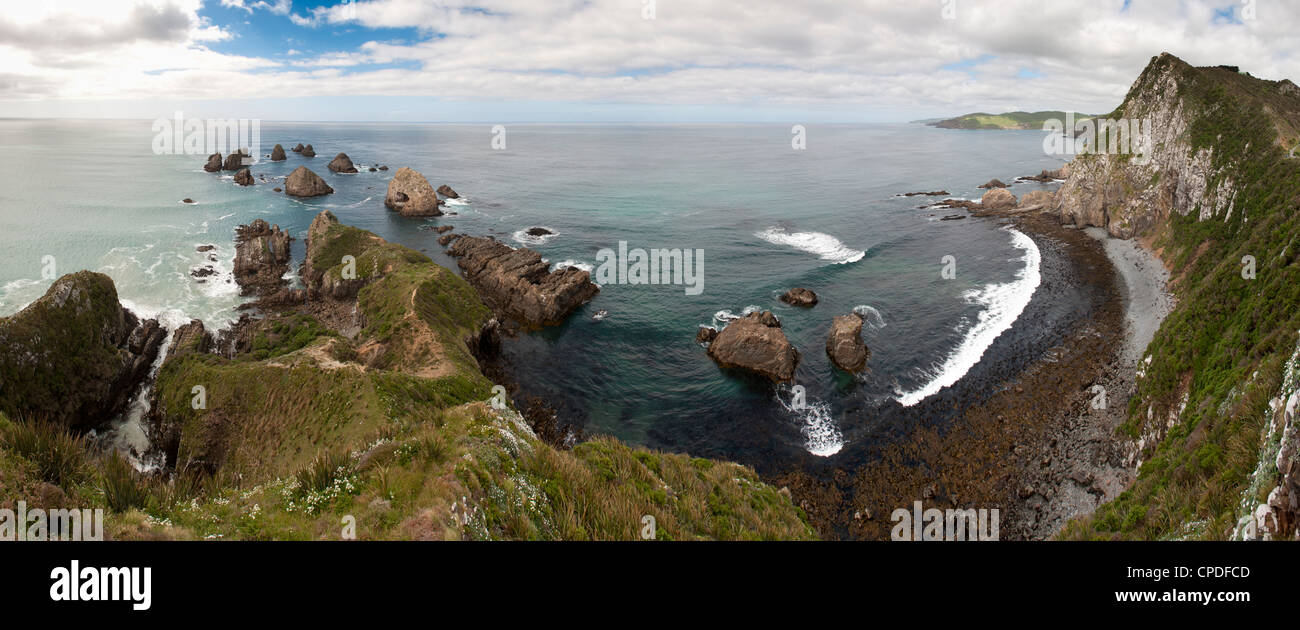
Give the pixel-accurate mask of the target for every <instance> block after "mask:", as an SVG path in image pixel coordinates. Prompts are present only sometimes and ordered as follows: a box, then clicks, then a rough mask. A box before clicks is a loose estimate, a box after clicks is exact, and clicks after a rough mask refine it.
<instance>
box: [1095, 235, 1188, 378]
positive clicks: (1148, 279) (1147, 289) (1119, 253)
mask: <svg viewBox="0 0 1300 630" xmlns="http://www.w3.org/2000/svg"><path fill="white" fill-rule="evenodd" d="M1086 232H1087V233H1088V235H1089V236H1091V237H1093V238H1095V239H1097V240H1099V241H1101V242H1102V245H1103V246H1104V247H1105V249H1106V256H1107V257H1108V258H1110V261H1111V263H1112V264H1114V265H1115V271H1116V273H1117V274H1118V275H1119V277H1120V280H1121V281H1122V284H1123V287H1122V290H1121V292H1122V294H1123V295H1124V324H1125V329H1126V332H1127V335H1126V338H1125V340H1124V354H1123V358H1124V362H1125V364H1126V365H1129V366H1135V365H1137V362H1138V361H1141V360H1142V358H1143V356H1144V355H1145V354H1146V348H1147V345H1148V344H1150V343H1151V339H1152V338H1154V337H1155V335H1156V330H1158V329H1159V328H1160V323H1161V322H1163V321H1164V319H1165V317H1166V316H1168V315H1169V312H1170V311H1172V310H1173V308H1174V298H1173V296H1172V295H1170V294H1169V291H1168V284H1169V272H1168V271H1166V270H1165V266H1164V264H1162V263H1161V262H1160V259H1159V258H1156V255H1155V254H1153V253H1151V252H1150V251H1148V250H1146V249H1144V248H1143V247H1142V246H1141V245H1139V244H1138V242H1137V241H1136V240H1123V239H1118V238H1111V237H1110V235H1108V234H1107V233H1106V230H1105V229H1103V228H1095V227H1094V228H1088V229H1087V230H1086Z"/></svg>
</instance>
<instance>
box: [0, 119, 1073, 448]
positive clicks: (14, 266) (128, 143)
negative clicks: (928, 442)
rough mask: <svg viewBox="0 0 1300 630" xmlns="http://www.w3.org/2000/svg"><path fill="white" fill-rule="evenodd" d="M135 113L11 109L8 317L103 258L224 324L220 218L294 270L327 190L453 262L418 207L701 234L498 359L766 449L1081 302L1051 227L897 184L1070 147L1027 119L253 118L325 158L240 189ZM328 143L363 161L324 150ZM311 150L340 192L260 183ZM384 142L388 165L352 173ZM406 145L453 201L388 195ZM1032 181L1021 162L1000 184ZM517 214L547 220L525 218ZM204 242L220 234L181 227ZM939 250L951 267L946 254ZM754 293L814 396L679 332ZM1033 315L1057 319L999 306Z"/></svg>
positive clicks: (902, 408) (564, 238)
mask: <svg viewBox="0 0 1300 630" xmlns="http://www.w3.org/2000/svg"><path fill="white" fill-rule="evenodd" d="M150 122H151V121H68V120H0V144H3V146H5V147H6V149H7V150H6V151H5V152H4V153H3V154H0V168H3V170H4V172H5V173H7V177H6V184H7V185H6V186H4V187H0V250H3V251H4V252H5V256H3V257H0V315H7V314H11V313H13V312H16V311H17V310H19V309H21V308H22V307H23V306H25V305H26V304H28V303H30V302H31V301H32V300H34V299H36V298H38V297H40V295H41V294H42V293H43V292H44V291H45V289H46V288H47V287H48V286H49V284H50V282H51V280H49V279H42V271H43V270H44V269H45V268H46V267H47V266H48V265H49V264H50V263H53V264H54V267H55V269H57V274H56V275H61V274H63V273H69V272H73V271H77V270H80V269H91V270H95V271H100V272H103V273H106V274H108V275H109V276H111V277H112V278H113V280H114V281H115V282H116V284H117V288H118V292H119V295H120V297H121V299H122V301H123V303H124V304H125V305H127V306H128V307H129V308H131V309H132V310H133V311H135V312H136V313H137V314H139V315H141V316H145V317H159V318H160V319H161V320H162V321H163V322H164V323H165V324H167V325H169V326H175V325H178V324H180V323H183V322H185V321H188V320H189V319H190V318H198V319H202V320H204V322H205V323H207V324H208V325H209V326H210V327H221V326H223V325H225V324H226V323H227V322H228V321H230V320H232V319H234V318H235V317H236V316H237V314H236V310H235V309H236V307H237V306H238V305H239V304H240V303H241V302H242V301H244V299H245V298H241V297H240V296H239V294H238V289H237V288H236V286H235V284H234V283H233V280H231V278H230V270H231V267H232V265H231V261H232V258H233V255H234V246H233V242H232V239H233V237H234V230H235V227H236V226H237V225H240V224H244V223H248V222H250V221H252V220H254V219H257V218H262V219H265V220H266V221H268V222H270V223H276V224H279V225H280V226H281V227H283V228H285V229H287V230H288V231H289V232H290V233H291V234H293V235H294V236H295V237H296V238H297V239H298V241H297V242H295V243H294V257H295V261H294V263H293V267H294V269H295V270H296V268H297V264H298V262H299V261H300V260H301V257H302V254H303V239H304V236H305V233H306V230H307V227H308V226H309V225H310V223H311V220H312V218H313V217H314V216H315V215H316V214H317V213H318V212H320V211H321V210H324V209H328V210H330V211H332V212H333V213H334V214H335V215H337V216H338V217H339V219H340V220H341V221H343V222H344V223H347V224H352V225H356V226H359V227H362V228H365V229H367V230H371V231H373V232H375V233H377V234H379V235H380V236H382V237H384V238H386V239H389V240H391V241H394V242H398V243H401V244H403V245H406V246H409V247H411V248H413V249H416V250H419V251H422V252H425V253H427V254H428V255H430V256H431V257H432V258H433V259H434V260H435V261H437V262H438V263H440V264H443V265H444V266H448V267H450V268H452V269H455V268H456V267H455V262H454V260H452V259H450V258H448V257H447V256H445V255H444V254H443V253H442V248H441V247H439V246H438V245H437V244H436V242H435V240H436V238H437V236H438V235H437V233H435V232H433V231H432V230H430V229H429V228H430V227H433V226H440V225H454V226H455V230H456V232H458V233H463V234H469V235H491V236H495V237H496V238H498V239H499V240H503V241H505V242H508V243H511V244H512V245H521V246H522V245H526V246H528V247H532V248H534V249H537V250H538V251H540V252H541V253H542V255H543V256H544V257H545V258H546V259H548V260H549V261H551V262H552V263H556V264H566V265H568V264H572V265H577V266H580V267H583V268H587V269H590V268H592V267H594V266H595V265H596V264H597V262H598V260H597V252H598V251H599V250H601V249H603V248H609V249H615V250H617V249H618V248H619V244H620V242H625V243H626V246H627V247H628V248H643V249H650V248H674V249H675V248H680V249H682V250H691V251H697V250H698V251H699V252H701V253H702V265H703V266H702V274H703V276H702V279H703V290H702V291H701V292H700V293H699V294H698V295H692V294H690V293H689V292H688V291H686V290H685V287H683V286H681V285H673V284H661V285H629V284H613V283H606V284H605V285H603V286H602V287H601V291H600V293H599V294H598V295H597V296H596V298H595V299H594V300H592V301H591V302H590V303H589V304H587V305H586V306H584V307H583V308H581V309H580V310H578V311H577V312H576V313H574V314H573V315H572V316H571V317H570V318H569V320H568V321H567V322H565V323H564V324H563V325H561V326H557V327H553V328H547V329H543V330H540V331H536V332H529V333H523V334H520V335H519V336H517V337H514V338H509V339H507V340H506V343H505V348H504V351H505V355H506V358H507V364H508V366H509V367H508V370H509V372H510V374H511V376H512V378H513V379H514V380H516V381H517V382H518V383H519V384H520V385H521V387H522V390H523V392H524V394H525V395H537V396H541V397H542V398H544V399H546V400H547V401H548V402H549V403H551V404H552V405H554V406H555V407H556V409H557V410H558V411H559V414H560V418H561V420H562V422H563V423H565V424H566V425H567V426H570V427H572V428H574V429H580V430H581V431H582V432H583V433H585V434H587V435H592V434H598V433H599V434H609V435H613V436H615V437H618V438H620V439H623V440H625V441H628V442H630V443H634V444H638V445H645V446H649V447H654V448H660V449H665V450H671V451H678V452H687V453H690V454H692V455H697V456H709V457H723V458H727V459H732V460H736V461H741V462H743V463H747V464H751V465H754V466H756V467H758V468H760V470H764V469H766V470H774V469H781V468H786V467H791V466H794V467H803V468H811V469H816V468H826V467H836V466H841V465H845V464H846V463H851V462H852V461H853V459H854V458H860V457H864V456H867V454H868V453H869V452H870V450H871V447H872V446H873V445H876V444H879V443H880V442H881V441H882V440H888V439H890V438H891V436H893V435H897V434H898V429H899V427H903V426H906V425H907V424H908V423H912V422H917V421H922V420H927V419H928V420H933V418H934V417H935V416H936V415H939V416H942V415H944V414H949V415H950V414H952V413H954V412H953V409H954V408H956V404H955V403H953V402H952V401H953V400H955V399H957V398H960V399H962V400H966V399H969V398H970V397H971V396H979V395H982V393H987V390H988V388H989V387H992V386H993V385H992V384H994V383H997V382H1000V381H999V379H1000V378H1001V377H1003V376H1005V375H1006V373H1007V372H1008V371H1014V370H1015V369H1016V368H1017V367H1018V366H1023V365H1024V364H1026V363H1027V362H1028V360H1029V359H1030V358H1032V356H1033V354H1034V352H1038V351H1041V350H1042V349H1043V348H1045V347H1047V346H1048V345H1050V344H1051V343H1052V342H1053V340H1054V339H1055V336H1054V335H1055V333H1054V332H1052V331H1059V330H1061V329H1063V327H1064V326H1065V324H1066V323H1068V320H1070V319H1071V318H1072V317H1074V316H1076V315H1077V314H1076V313H1074V309H1073V307H1072V305H1071V302H1070V300H1069V299H1068V297H1067V298H1066V299H1064V300H1063V301H1062V300H1055V301H1054V302H1053V303H1052V304H1044V305H1041V306H1039V307H1037V308H1038V310H1037V311H1035V310H1034V309H1032V308H1030V307H1031V303H1032V302H1033V298H1034V296H1035V295H1036V293H1037V292H1038V290H1039V288H1040V286H1043V285H1046V284H1047V283H1050V282H1051V279H1052V277H1053V276H1052V269H1053V268H1054V265H1055V266H1058V267H1059V265H1060V264H1063V263H1060V262H1059V261H1054V259H1053V258H1052V248H1051V245H1050V244H1045V243H1037V242H1035V240H1034V239H1033V238H1031V237H1029V236H1027V235H1025V234H1023V233H1021V232H1018V231H1016V230H1014V229H1013V228H1011V227H1009V226H1007V225H1005V224H1003V222H1000V221H998V220H992V219H979V218H967V219H964V220H954V221H941V220H940V219H941V217H943V216H944V215H952V214H965V212H964V211H962V210H944V209H937V210H935V209H923V208H920V206H924V205H927V204H929V203H932V202H933V201H937V200H938V199H939V198H935V197H902V196H899V195H900V194H902V193H907V192H913V191H934V190H947V191H948V192H949V193H951V195H950V196H952V197H958V198H967V199H978V198H979V196H980V195H981V194H982V193H983V191H982V190H980V189H978V186H979V185H980V184H982V183H984V182H986V181H988V180H989V179H991V178H994V177H996V178H999V179H1001V180H1003V181H1005V182H1008V183H1010V182H1012V180H1013V179H1014V178H1015V177H1016V176H1019V175H1032V174H1036V173H1038V172H1039V171H1040V170H1042V169H1055V168H1059V167H1060V165H1061V163H1062V160H1061V159H1060V158H1059V157H1054V156H1049V155H1046V154H1044V152H1043V150H1042V148H1041V145H1042V134H1041V133H1039V132H1033V131H999V132H972V131H960V130H944V129H936V128H932V127H926V126H922V125H915V124H879V125H810V126H807V135H806V148H804V149H802V150H798V149H795V148H793V147H792V143H791V138H792V133H791V125H790V124H784V125H783V124H771V125H759V124H745V125H718V124H590V125H551V124H509V125H505V126H504V134H502V133H500V132H501V131H502V130H500V129H498V130H493V128H492V127H493V126H492V125H440V124H379V123H373V124H365V123H270V122H264V123H262V125H261V146H260V150H261V153H263V154H269V152H270V150H271V147H272V146H273V145H274V144H275V143H280V144H283V145H284V146H285V148H286V150H287V149H288V148H289V147H292V146H294V145H296V144H297V143H299V142H302V143H311V144H313V145H314V147H315V149H316V151H317V153H318V156H317V157H316V158H314V159H307V158H302V157H301V156H299V155H297V154H295V153H292V152H290V153H289V154H288V155H289V158H288V160H287V161H285V162H278V163H276V162H269V161H266V160H265V159H264V160H263V161H261V162H260V163H258V164H257V165H255V166H254V167H253V168H252V172H253V173H254V175H255V176H256V177H257V179H258V182H257V185H255V186H253V187H249V188H243V187H239V186H237V185H235V184H234V183H233V182H232V178H231V176H230V173H229V172H227V173H221V174H213V173H206V172H204V171H203V170H202V166H203V163H204V161H205V157H206V153H207V151H204V152H203V153H202V154H200V155H155V154H154V152H153V151H152V149H151V141H152V139H153V138H154V136H155V133H154V131H153V130H152V129H151V126H150ZM502 138H503V139H504V147H503V148H494V143H493V140H494V139H496V140H497V141H498V142H497V144H496V146H497V147H501V140H502ZM340 151H343V152H346V153H347V154H348V155H349V156H350V157H351V158H352V160H353V161H354V162H355V163H356V164H357V166H358V167H359V168H361V169H362V171H363V172H361V173H358V174H355V175H341V174H333V173H330V172H329V171H328V170H327V169H326V167H325V165H326V164H327V163H328V162H329V160H330V159H331V158H332V157H333V156H334V155H335V154H336V153H338V152H340ZM303 164H306V165H307V166H308V167H309V168H311V169H312V170H314V171H315V172H316V173H318V174H320V175H321V176H322V177H324V178H325V179H326V181H327V182H328V183H329V184H330V185H331V186H333V187H334V189H335V194H333V195H329V196H326V197H320V198H314V199H305V200H299V199H294V198H290V197H287V196H285V195H283V194H280V193H275V192H273V191H272V188H273V187H274V186H280V185H282V181H281V180H282V178H283V177H284V176H286V175H287V174H288V173H290V172H291V171H292V170H293V169H295V168H297V167H298V166H300V165H303ZM377 164H383V165H387V166H389V167H390V170H388V171H378V172H373V173H372V172H368V171H367V170H365V167H368V166H370V165H377ZM401 166H409V167H411V168H413V169H416V170H418V171H420V172H421V173H423V174H424V175H425V176H426V177H427V178H428V179H429V181H430V183H431V184H433V185H434V186H435V187H436V186H438V185H440V184H448V185H450V186H451V187H452V188H454V189H455V190H456V191H457V192H459V193H460V194H461V195H462V197H463V199H461V200H454V201H453V202H452V203H451V204H450V205H449V206H448V207H447V210H448V211H449V212H454V213H455V214H454V215H451V214H449V215H448V216H444V217H438V218H434V219H412V218H402V217H399V216H397V215H396V214H395V213H393V212H390V211H388V210H387V209H385V208H384V206H383V199H384V192H385V189H386V186H387V181H388V179H389V178H391V176H392V174H393V173H394V172H395V171H396V169H397V168H398V167H401ZM263 176H264V177H265V178H266V181H265V182H263V181H262V177H263ZM1046 187H1047V188H1054V186H1052V185H1047V186H1046ZM1039 188H1044V186H1043V185H1040V184H1035V183H1017V184H1013V186H1012V192H1014V193H1015V194H1016V195H1017V196H1020V195H1023V194H1024V193H1027V192H1029V191H1031V190H1034V189H1039ZM184 198H192V199H193V200H194V201H195V203H194V204H184V203H182V202H181V200H182V199H184ZM531 227H545V228H547V229H548V230H550V231H551V232H553V234H551V235H547V236H543V237H532V236H528V235H527V234H526V233H525V232H524V231H525V230H527V229H528V228H531ZM209 244H210V245H215V246H216V249H215V250H214V251H213V252H210V253H207V254H205V253H200V252H197V251H196V249H195V248H196V247H197V246H199V245H209ZM210 254H211V255H215V258H216V261H215V262H211V261H209V259H208V256H209V255H210ZM948 256H951V258H950V259H948V258H946V257H948ZM51 257H52V258H51ZM948 262H951V263H952V265H953V267H954V268H955V277H954V278H951V279H946V278H944V277H942V276H941V270H942V269H943V267H944V265H945V263H948ZM698 264H699V262H698V261H697V265H698ZM204 265H213V266H214V268H215V270H216V271H217V275H216V276H213V277H210V278H207V279H206V281H205V282H202V283H200V282H199V281H198V279H196V278H194V277H192V276H191V275H190V271H191V269H194V268H196V267H202V266H204ZM697 270H698V269H697ZM792 287H804V288H808V289H811V290H813V291H814V292H816V293H817V295H818V296H819V298H820V302H819V304H818V305H817V306H816V307H814V308H811V309H800V308H795V307H791V306H787V305H785V304H784V303H782V302H780V301H779V300H778V299H777V298H778V296H779V295H780V294H781V293H783V292H784V291H786V290H788V289H790V288H792ZM755 309H763V310H771V311H772V312H773V313H775V314H776V315H777V316H778V317H779V318H780V320H781V322H782V328H783V330H784V331H785V333H786V335H787V336H788V337H789V339H790V341H791V342H792V343H793V344H794V345H795V346H796V347H797V348H798V350H799V352H800V354H801V361H800V364H799V368H798V371H797V374H796V379H795V380H796V384H797V385H798V386H801V387H802V388H803V391H804V392H806V401H807V406H806V407H805V408H801V409H795V408H794V407H795V405H794V404H793V402H794V393H793V390H792V388H791V387H790V386H780V387H773V386H771V385H769V384H767V383H764V382H760V381H757V380H756V379H753V378H750V377H746V376H744V375H738V374H734V373H726V372H724V371H722V370H720V369H719V368H718V367H717V366H716V365H715V364H714V363H713V362H712V361H711V360H710V359H709V358H708V356H707V355H706V354H705V350H704V349H703V348H702V347H700V346H699V345H697V344H696V343H694V341H693V339H694V336H695V333H696V331H697V329H698V328H699V327H700V326H715V327H716V326H721V325H724V324H725V323H726V321H728V320H729V319H731V318H733V317H735V316H737V315H740V314H743V313H744V312H746V311H747V310H755ZM855 310H856V311H857V312H860V313H862V314H863V315H864V317H865V320H866V326H865V327H864V329H863V337H864V340H865V342H866V344H867V346H868V347H869V348H870V351H871V357H870V360H869V362H868V371H867V372H866V373H865V374H862V375H860V376H858V377H852V376H849V375H847V374H844V373H841V372H837V371H836V370H835V369H834V368H833V367H832V366H831V365H830V363H829V360H828V358H827V356H826V352H825V349H824V348H825V341H826V333H827V331H828V329H829V326H830V322H831V318H832V317H833V316H835V315H843V314H847V313H850V312H852V311H855ZM602 311H603V314H601V315H600V316H598V315H597V314H598V313H600V312H602ZM1030 316H1033V317H1039V318H1046V319H1047V320H1050V321H1052V322H1053V323H1054V326H1052V327H1048V328H1047V329H1045V330H1044V329H1041V328H1032V329H1031V328H1030V327H1026V326H1021V327H1014V326H1013V324H1014V323H1015V322H1016V321H1017V320H1018V319H1021V318H1024V317H1030ZM1021 329H1024V330H1021ZM947 386H953V387H949V388H948V389H947V390H943V389H942V388H944V387H947ZM963 389H964V391H958V390H963ZM941 390H942V391H941ZM945 394H946V395H947V397H945ZM137 411H138V409H137Z"/></svg>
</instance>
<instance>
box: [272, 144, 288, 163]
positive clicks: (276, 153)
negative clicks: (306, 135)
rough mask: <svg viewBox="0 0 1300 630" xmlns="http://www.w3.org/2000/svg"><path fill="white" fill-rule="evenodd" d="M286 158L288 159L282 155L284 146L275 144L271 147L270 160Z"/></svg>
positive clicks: (278, 160)
mask: <svg viewBox="0 0 1300 630" xmlns="http://www.w3.org/2000/svg"><path fill="white" fill-rule="evenodd" d="M286 159H288V158H286V157H285V155H284V147H282V146H280V145H278V144H277V145H275V148H273V149H271V161H272V162H283V161H285V160H286Z"/></svg>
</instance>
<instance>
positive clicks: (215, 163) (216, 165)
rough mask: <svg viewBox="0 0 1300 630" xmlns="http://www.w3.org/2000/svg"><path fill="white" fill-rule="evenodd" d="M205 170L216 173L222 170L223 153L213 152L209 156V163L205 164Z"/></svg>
mask: <svg viewBox="0 0 1300 630" xmlns="http://www.w3.org/2000/svg"><path fill="white" fill-rule="evenodd" d="M203 170H205V171H207V172H209V173H215V172H217V171H220V170H221V154H220V153H213V154H212V155H209V156H208V163H207V164H204V165H203Z"/></svg>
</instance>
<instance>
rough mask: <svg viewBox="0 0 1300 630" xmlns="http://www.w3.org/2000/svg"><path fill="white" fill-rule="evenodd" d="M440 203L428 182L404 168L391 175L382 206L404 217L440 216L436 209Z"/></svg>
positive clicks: (411, 170)
mask: <svg viewBox="0 0 1300 630" xmlns="http://www.w3.org/2000/svg"><path fill="white" fill-rule="evenodd" d="M441 203H442V202H441V201H440V200H439V199H438V195H437V193H436V192H435V191H434V190H433V186H430V185H429V180H427V179H425V178H424V175H421V174H420V172H419V171H416V170H413V169H410V168H408V167H405V166H403V167H402V168H399V169H397V172H396V173H394V174H393V179H392V180H390V181H389V182H388V193H387V194H385V195H384V206H385V207H387V208H388V209H389V210H396V211H397V213H398V214H400V215H402V216H404V217H437V216H442V210H439V209H438V205H439V204H441Z"/></svg>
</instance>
